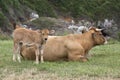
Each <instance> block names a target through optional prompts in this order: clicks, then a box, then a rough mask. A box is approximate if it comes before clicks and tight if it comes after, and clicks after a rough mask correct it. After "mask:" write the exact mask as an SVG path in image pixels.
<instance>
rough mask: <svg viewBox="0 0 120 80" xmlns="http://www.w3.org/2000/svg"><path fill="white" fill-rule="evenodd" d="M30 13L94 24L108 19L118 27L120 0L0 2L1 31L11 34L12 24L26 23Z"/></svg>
mask: <svg viewBox="0 0 120 80" xmlns="http://www.w3.org/2000/svg"><path fill="white" fill-rule="evenodd" d="M32 12H36V13H38V14H39V16H40V17H54V18H59V17H66V16H68V17H73V18H74V19H75V20H79V19H88V20H91V21H94V22H97V21H98V20H104V19H105V18H108V19H114V20H115V22H116V23H117V24H118V26H119V25H120V23H119V21H120V0H0V29H1V31H3V32H6V33H11V32H12V30H13V28H12V23H13V22H20V23H24V22H26V21H27V20H28V19H29V17H30V13H32ZM118 28H119V27H118Z"/></svg>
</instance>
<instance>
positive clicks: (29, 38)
mask: <svg viewBox="0 0 120 80" xmlns="http://www.w3.org/2000/svg"><path fill="white" fill-rule="evenodd" d="M14 26H15V30H14V31H13V41H14V54H13V61H16V56H17V58H18V61H19V62H21V59H20V48H19V42H20V41H22V42H23V43H34V44H35V45H36V49H35V56H36V63H39V54H40V52H39V51H40V50H42V49H41V48H42V45H43V44H44V43H45V42H46V41H47V38H48V34H50V33H53V32H54V30H51V31H49V30H48V29H43V30H36V31H35V30H29V29H26V28H22V27H21V26H19V25H14ZM41 62H43V60H41Z"/></svg>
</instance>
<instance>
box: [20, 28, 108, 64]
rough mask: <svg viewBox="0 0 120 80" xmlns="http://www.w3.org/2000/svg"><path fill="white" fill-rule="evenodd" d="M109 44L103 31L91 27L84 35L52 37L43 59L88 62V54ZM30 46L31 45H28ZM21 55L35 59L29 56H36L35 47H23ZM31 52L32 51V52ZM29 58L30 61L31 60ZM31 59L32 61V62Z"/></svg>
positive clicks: (45, 48)
mask: <svg viewBox="0 0 120 80" xmlns="http://www.w3.org/2000/svg"><path fill="white" fill-rule="evenodd" d="M105 43H107V40H106V39H105V37H104V36H103V35H102V33H101V29H98V28H95V27H91V28H90V29H89V31H87V32H85V33H83V34H68V35H66V36H53V37H52V36H50V37H49V38H48V40H47V42H46V44H45V45H44V49H43V58H44V60H45V61H59V60H65V61H83V62H85V61H88V58H87V54H88V52H89V51H90V50H91V48H93V47H94V46H97V45H102V44H105ZM28 45H29V44H28ZM21 47H22V50H21V54H22V55H23V56H24V55H25V56H24V57H25V58H28V57H30V58H32V59H33V60H34V59H35V57H33V56H30V55H27V54H31V55H33V54H35V51H34V49H33V48H34V47H35V46H34V45H29V47H28V46H21ZM30 50H31V51H30ZM30 58H29V59H30ZM32 59H31V60H32Z"/></svg>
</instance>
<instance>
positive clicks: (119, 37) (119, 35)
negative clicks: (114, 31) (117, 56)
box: [118, 32, 120, 41]
mask: <svg viewBox="0 0 120 80" xmlns="http://www.w3.org/2000/svg"><path fill="white" fill-rule="evenodd" d="M118 40H119V41H120V32H118Z"/></svg>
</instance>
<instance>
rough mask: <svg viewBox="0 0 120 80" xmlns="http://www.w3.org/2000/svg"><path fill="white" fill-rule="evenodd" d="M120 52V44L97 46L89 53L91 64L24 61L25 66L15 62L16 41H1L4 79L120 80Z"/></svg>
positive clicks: (0, 70)
mask: <svg viewBox="0 0 120 80" xmlns="http://www.w3.org/2000/svg"><path fill="white" fill-rule="evenodd" d="M119 48H120V42H117V43H114V44H107V45H101V46H96V47H94V48H93V49H92V50H91V51H90V52H89V61H88V62H72V61H70V62H66V61H59V62H45V63H40V64H38V65H36V64H34V61H27V60H22V63H18V62H13V61H12V53H13V42H12V40H4V41H0V79H2V80H3V79H6V80H7V79H10V78H11V80H16V79H19V78H21V79H23V80H24V79H25V80H38V79H41V80H50V79H52V80H56V79H57V80H63V79H65V80H70V79H71V80H73V79H75V80H79V79H81V80H82V79H84V80H88V79H89V80H98V79H99V80H103V79H104V80H119V78H120V50H119ZM13 75H14V76H13ZM25 75H26V76H25ZM6 76H7V77H6ZM11 76H12V77H11ZM31 76H33V77H31ZM42 76H43V77H42Z"/></svg>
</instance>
